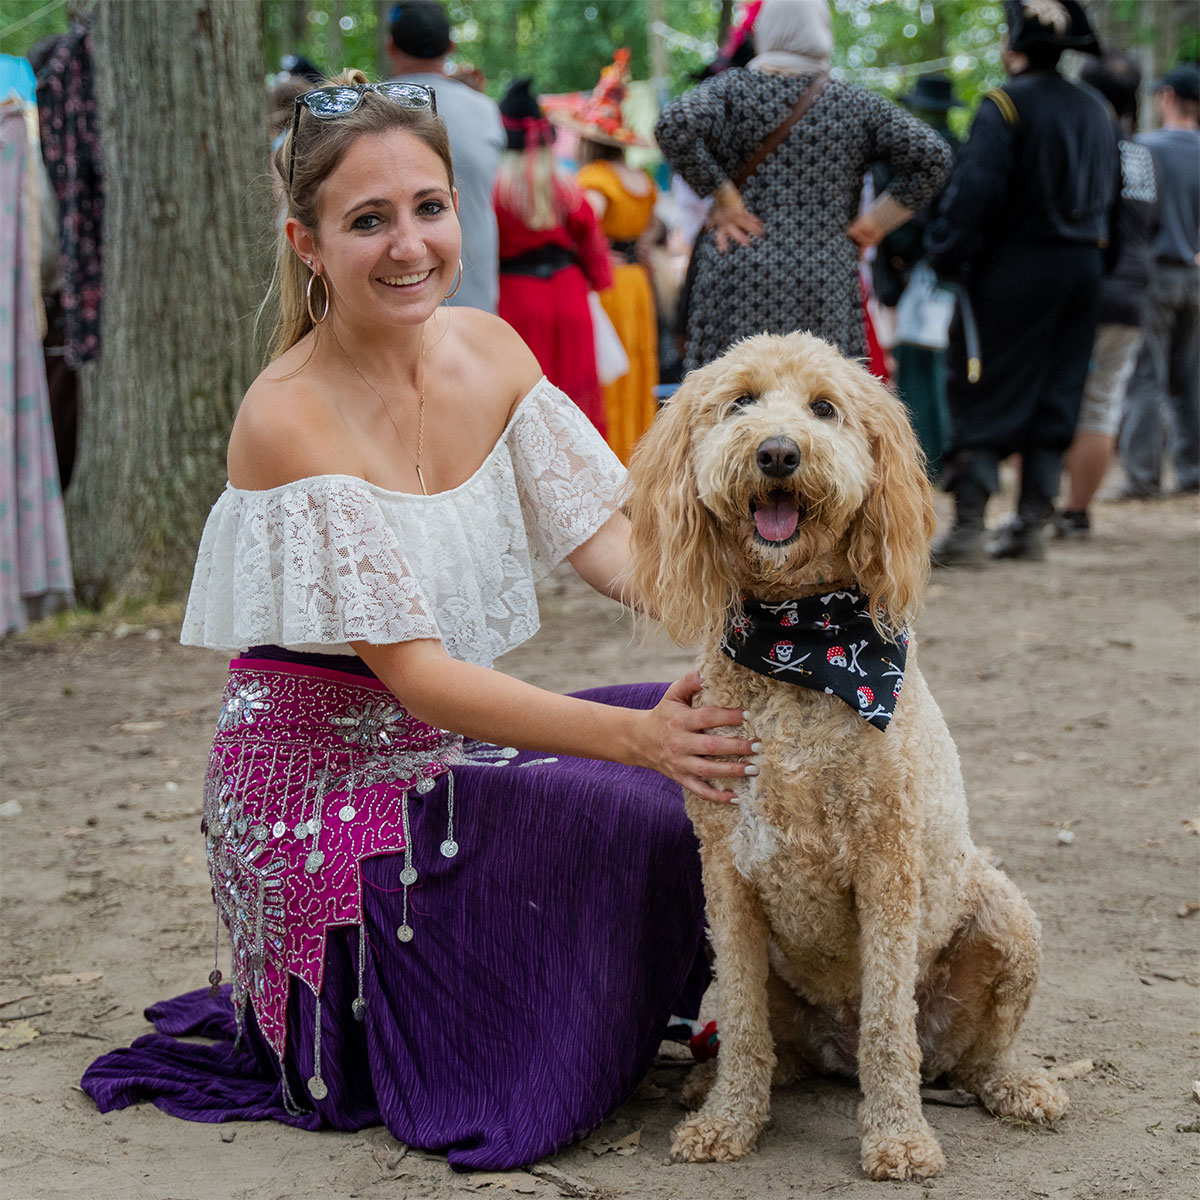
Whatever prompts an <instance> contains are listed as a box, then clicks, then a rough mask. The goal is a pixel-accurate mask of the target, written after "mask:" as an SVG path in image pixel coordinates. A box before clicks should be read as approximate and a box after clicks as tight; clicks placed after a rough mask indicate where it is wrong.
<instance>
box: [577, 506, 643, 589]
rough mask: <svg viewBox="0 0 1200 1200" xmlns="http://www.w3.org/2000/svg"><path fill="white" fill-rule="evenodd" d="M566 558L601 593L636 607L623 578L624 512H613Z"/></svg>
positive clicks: (626, 540)
mask: <svg viewBox="0 0 1200 1200" xmlns="http://www.w3.org/2000/svg"><path fill="white" fill-rule="evenodd" d="M567 561H568V562H569V563H570V564H571V566H572V567H574V568H575V573H576V574H577V575H578V576H579V578H580V579H582V580H583V581H584V583H586V584H588V585H589V586H591V587H593V588H595V589H596V591H598V592H599V593H600V594H601V595H602V596H608V597H609V598H610V599H612V600H617V601H619V602H620V603H621V604H624V605H627V606H628V607H629V608H640V605H639V604H638V603H637V601H636V597H634V596H633V595H632V594H631V593H630V592H629V590H628V586H627V581H626V578H625V575H626V572H627V571H628V569H629V520H628V518H627V517H626V516H625V514H624V513H620V512H615V513H613V515H612V516H611V517H609V518H608V520H607V521H605V522H604V524H603V525H601V526H600V528H599V529H597V530H596V532H595V533H594V534H592V536H591V537H590V538H588V540H587V541H586V542H584V543H583V545H582V546H580V547H579V549H578V550H574V551H572V552H571V553H570V554H568V555H567Z"/></svg>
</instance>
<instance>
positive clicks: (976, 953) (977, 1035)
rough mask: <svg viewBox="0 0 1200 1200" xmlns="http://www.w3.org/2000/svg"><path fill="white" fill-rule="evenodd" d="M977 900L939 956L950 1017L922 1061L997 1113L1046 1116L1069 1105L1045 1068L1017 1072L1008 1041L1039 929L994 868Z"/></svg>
mask: <svg viewBox="0 0 1200 1200" xmlns="http://www.w3.org/2000/svg"><path fill="white" fill-rule="evenodd" d="M979 896H980V899H979V904H978V905H977V906H976V908H975V911H974V912H973V913H972V915H971V919H970V921H969V922H968V924H967V925H966V926H965V927H964V928H963V929H962V930H961V931H960V932H959V934H958V936H957V937H956V938H955V939H954V941H953V943H952V944H951V946H950V948H949V950H948V955H947V957H946V959H944V961H943V964H941V965H942V966H943V968H946V967H948V974H947V975H946V977H945V978H946V994H945V996H943V997H934V998H932V999H931V1002H930V1013H931V1017H932V1019H933V1020H935V1021H936V1020H937V1017H936V1012H937V1010H938V1009H939V1008H941V1007H942V1006H945V1005H947V1004H949V1005H952V1006H953V1010H954V1011H953V1015H952V1017H951V1019H950V1020H949V1021H948V1022H947V1028H946V1030H945V1033H944V1034H943V1035H942V1037H941V1038H940V1039H939V1044H938V1045H937V1047H936V1048H935V1049H934V1050H933V1053H932V1055H931V1058H930V1074H935V1073H936V1074H942V1073H944V1074H945V1075H946V1076H947V1077H948V1079H949V1081H950V1083H951V1084H952V1085H953V1086H955V1087H962V1088H966V1089H967V1090H968V1091H972V1092H975V1093H976V1094H977V1095H978V1096H979V1098H980V1100H981V1101H982V1102H983V1104H984V1106H985V1107H986V1108H987V1109H989V1110H990V1111H991V1112H993V1113H995V1114H996V1116H998V1117H1014V1118H1017V1119H1019V1120H1025V1121H1038V1122H1045V1121H1053V1120H1055V1119H1056V1118H1058V1117H1060V1116H1061V1115H1062V1114H1063V1113H1064V1112H1066V1110H1067V1108H1068V1107H1069V1105H1070V1101H1069V1100H1068V1098H1067V1093H1066V1092H1065V1091H1064V1090H1063V1088H1062V1087H1060V1086H1059V1085H1058V1084H1057V1083H1056V1082H1055V1081H1054V1080H1053V1079H1051V1078H1050V1077H1049V1076H1048V1075H1047V1074H1046V1073H1045V1072H1042V1071H1031V1070H1022V1069H1020V1068H1019V1067H1017V1066H1015V1065H1014V1063H1013V1059H1012V1052H1013V1045H1014V1043H1015V1041H1016V1038H1017V1033H1018V1031H1019V1030H1020V1028H1021V1022H1022V1020H1023V1019H1024V1017H1025V1013H1026V1010H1027V1009H1028V1008H1029V1002H1030V1000H1031V999H1032V998H1033V990H1034V987H1035V986H1036V984H1037V978H1038V967H1039V965H1040V962H1041V930H1040V928H1039V926H1038V921H1037V918H1036V917H1035V916H1034V915H1033V911H1032V909H1030V907H1029V905H1028V903H1027V902H1026V900H1025V898H1024V897H1023V896H1022V895H1021V893H1020V892H1019V891H1018V890H1017V888H1016V887H1015V886H1014V885H1013V883H1012V882H1011V881H1010V880H1009V879H1008V878H1007V877H1006V876H1005V875H1002V874H1001V873H1000V872H999V871H997V870H995V869H994V868H992V867H986V868H984V869H983V872H982V874H981V877H980V885H979Z"/></svg>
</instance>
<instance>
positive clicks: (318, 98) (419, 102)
mask: <svg viewBox="0 0 1200 1200" xmlns="http://www.w3.org/2000/svg"><path fill="white" fill-rule="evenodd" d="M367 92H374V93H375V94H376V95H379V96H382V97H383V98H384V99H385V100H390V101H391V102H392V103H393V104H399V105H400V106H401V107H402V108H417V109H421V108H424V109H428V110H429V111H430V112H431V113H432V114H433V115H434V116H435V117H436V116H437V96H436V95H435V93H434V90H433V88H427V87H425V86H423V85H422V84H419V83H356V84H348V83H347V84H333V85H332V86H330V87H322V88H316V89H314V90H313V91H311V92H305V93H304V94H303V95H302V96H297V97H296V101H295V104H294V105H293V108H292V151H291V154H290V156H289V158H288V187H289V188H290V187H291V186H292V178H293V176H294V175H295V174H296V134H297V133H298V132H299V130H300V109H301V108H302V107H303V108H307V109H308V111H309V112H310V113H312V115H313V116H314V117H318V118H320V119H321V120H322V121H332V120H335V119H336V118H337V117H344V116H345V115H346V114H347V113H352V112H354V110H355V109H356V108H358V107H359V105H360V104H362V102H363V96H365V95H366V93H367Z"/></svg>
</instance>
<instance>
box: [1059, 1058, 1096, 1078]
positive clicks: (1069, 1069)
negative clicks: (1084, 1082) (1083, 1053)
mask: <svg viewBox="0 0 1200 1200" xmlns="http://www.w3.org/2000/svg"><path fill="white" fill-rule="evenodd" d="M1095 1069H1096V1064H1095V1063H1094V1062H1092V1060H1091V1059H1090V1058H1079V1059H1076V1060H1075V1061H1074V1062H1071V1063H1066V1064H1064V1065H1063V1066H1061V1067H1057V1068H1056V1069H1055V1070H1053V1071H1051V1072H1050V1076H1051V1078H1052V1079H1057V1080H1059V1081H1060V1082H1061V1081H1063V1080H1065V1079H1082V1078H1083V1077H1084V1076H1085V1075H1090V1074H1091V1073H1092V1072H1093V1071H1094V1070H1095Z"/></svg>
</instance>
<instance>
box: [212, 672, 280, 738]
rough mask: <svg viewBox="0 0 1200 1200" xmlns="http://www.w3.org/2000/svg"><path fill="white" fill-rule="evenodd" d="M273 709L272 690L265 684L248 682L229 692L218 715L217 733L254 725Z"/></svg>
mask: <svg viewBox="0 0 1200 1200" xmlns="http://www.w3.org/2000/svg"><path fill="white" fill-rule="evenodd" d="M273 707H274V703H273V701H272V700H271V689H270V688H269V687H268V686H267V685H266V684H265V683H258V682H254V681H247V682H245V683H243V684H240V685H238V686H237V687H234V688H232V689H230V690H229V691H227V693H226V696H225V701H224V703H223V704H222V705H221V711H220V712H219V713H218V714H217V731H218V732H219V733H228V732H229V730H231V729H237V728H238V726H240V725H253V724H254V722H255V721H257V720H259V719H260V718H261V717H264V716H266V714H267V713H269V712H270V711H271V709H272V708H273Z"/></svg>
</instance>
